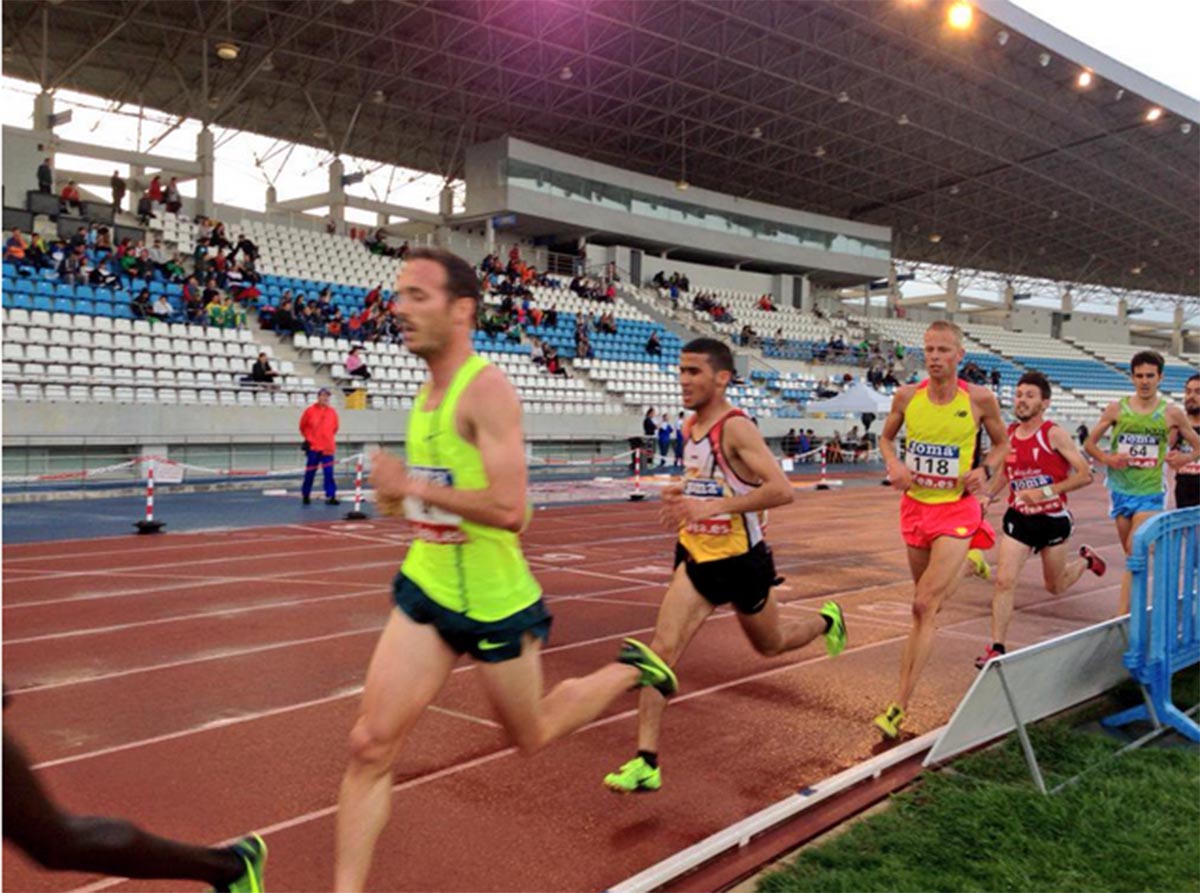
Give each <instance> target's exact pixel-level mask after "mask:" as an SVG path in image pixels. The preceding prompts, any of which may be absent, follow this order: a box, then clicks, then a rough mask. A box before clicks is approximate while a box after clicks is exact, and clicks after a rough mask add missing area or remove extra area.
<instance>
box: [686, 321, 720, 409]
mask: <svg viewBox="0 0 1200 893" xmlns="http://www.w3.org/2000/svg"><path fill="white" fill-rule="evenodd" d="M732 380H733V352H732V351H731V350H730V349H729V345H728V344H726V343H725V342H723V341H717V340H716V339H715V338H697V339H695V340H694V341H689V342H688V343H687V344H685V345H684V346H683V350H682V351H681V352H680V355H679V384H680V387H681V388H682V389H683V405H684V408H685V409H695V410H699V409H703V408H704V407H705V406H708V404H710V403H711V402H712V401H713V400H719V399H722V398H723V397H724V396H725V388H727V387H728V386H729V382H730V381H732Z"/></svg>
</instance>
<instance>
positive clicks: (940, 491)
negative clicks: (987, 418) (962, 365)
mask: <svg viewBox="0 0 1200 893" xmlns="http://www.w3.org/2000/svg"><path fill="white" fill-rule="evenodd" d="M904 428H905V430H906V432H907V437H908V448H907V450H906V452H905V455H904V464H905V466H907V468H908V470H909V471H910V472H912V478H913V485H912V486H911V487H909V488H908V495H909V496H911V497H912V498H913V499H915V500H917V502H924V503H927V504H930V505H935V504H938V503H944V502H955V501H957V500H959V499H961V498H962V495H963V484H962V479H963V477H964V476H965V475H966V474H967V472H969V471H970V470H971V468H972V466H973V465H974V464H975V438H976V435H977V434H978V433H979V427H978V425H976V423H975V414H974V413H973V412H971V393H970V391H969V390H968V389H967V385H966V383H965V382H962V381H960V382H959V383H958V391H957V392H956V393H955V395H954V399H953V400H951V401H950V402H949V403H945V404H936V403H934V402H933V401H932V400H930V399H929V380H928V379H926V380H925V381H923V382H921V384H920V386H919V387H918V388H917V392H916V393H915V394H914V395H913V398H912V400H910V401H909V404H908V408H907V409H905V410H904Z"/></svg>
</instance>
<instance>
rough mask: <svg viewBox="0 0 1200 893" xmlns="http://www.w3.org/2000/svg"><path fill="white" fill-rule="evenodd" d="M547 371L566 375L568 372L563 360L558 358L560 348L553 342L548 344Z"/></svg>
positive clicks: (552, 373)
mask: <svg viewBox="0 0 1200 893" xmlns="http://www.w3.org/2000/svg"><path fill="white" fill-rule="evenodd" d="M546 371H547V372H549V373H550V374H551V375H563V376H565V375H566V374H567V370H566V368H565V367H564V366H563V364H562V360H560V359H559V358H558V349H557V348H556V347H555V346H554V345H553V344H547V345H546Z"/></svg>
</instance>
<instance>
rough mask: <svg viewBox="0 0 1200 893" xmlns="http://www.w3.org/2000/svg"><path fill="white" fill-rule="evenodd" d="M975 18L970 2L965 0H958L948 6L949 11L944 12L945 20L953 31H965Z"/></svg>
mask: <svg viewBox="0 0 1200 893" xmlns="http://www.w3.org/2000/svg"><path fill="white" fill-rule="evenodd" d="M974 18H975V11H974V10H972V9H971V4H970V3H967V2H966V0H958V2H957V3H954V4H953V5H952V6H951V7H950V11H949V12H948V13H947V14H946V21H947V22H949V24H950V27H951V28H953V29H954V30H955V31H965V30H967V29H968V28H970V27H971V22H972V21H973V20H974Z"/></svg>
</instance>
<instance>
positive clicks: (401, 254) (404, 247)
mask: <svg viewBox="0 0 1200 893" xmlns="http://www.w3.org/2000/svg"><path fill="white" fill-rule="evenodd" d="M396 257H398V258H400V260H404V259H405V258H406V257H408V239H405V240H404V241H403V242H402V243H401V245H400V247H399V248H397V249H396Z"/></svg>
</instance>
